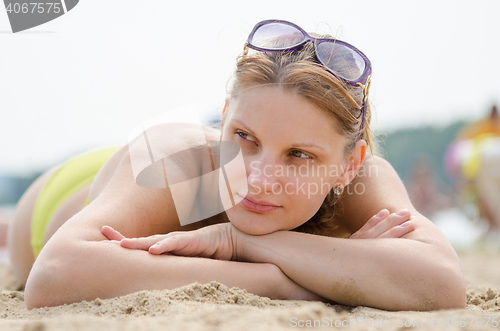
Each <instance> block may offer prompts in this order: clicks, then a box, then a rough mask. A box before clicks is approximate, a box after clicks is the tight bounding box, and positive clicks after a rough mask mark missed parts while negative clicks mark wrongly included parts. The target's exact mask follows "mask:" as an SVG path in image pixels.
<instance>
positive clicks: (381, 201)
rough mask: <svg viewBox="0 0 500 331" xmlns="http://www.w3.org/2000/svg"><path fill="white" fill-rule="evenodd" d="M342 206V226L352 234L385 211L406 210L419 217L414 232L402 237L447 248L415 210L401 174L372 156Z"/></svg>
mask: <svg viewBox="0 0 500 331" xmlns="http://www.w3.org/2000/svg"><path fill="white" fill-rule="evenodd" d="M340 203H341V204H342V207H343V208H342V210H343V212H342V213H341V215H338V220H339V223H340V224H342V226H343V227H345V228H346V229H347V230H348V231H349V232H350V233H351V234H352V233H354V232H356V231H357V230H359V229H360V228H361V227H362V226H363V225H364V224H365V223H366V222H367V221H368V220H369V219H370V218H371V217H372V216H374V215H376V214H377V213H378V212H379V211H380V210H382V209H384V208H387V209H388V210H389V212H391V213H395V212H397V211H399V210H401V209H404V208H407V209H408V210H409V211H410V213H411V214H412V215H415V216H416V219H415V220H414V221H413V222H414V224H415V230H414V231H412V232H410V233H408V234H407V235H405V236H403V238H408V239H415V240H419V241H422V242H427V243H431V242H432V243H436V244H441V243H446V245H448V244H447V240H446V238H445V237H444V235H443V234H442V233H441V231H440V230H439V229H438V228H437V227H436V226H435V225H434V224H433V223H432V222H431V221H430V220H428V219H427V218H426V217H425V216H423V215H422V214H420V213H419V212H418V210H416V209H415V207H414V206H413V205H412V203H411V201H410V198H409V196H408V193H407V191H406V188H405V186H404V184H403V182H402V181H401V179H400V178H399V175H398V174H397V172H396V171H395V170H394V168H393V167H392V165H391V164H390V163H389V162H388V161H387V160H385V159H383V158H381V157H378V156H374V155H369V156H368V157H367V158H366V159H365V161H364V162H363V166H362V168H361V169H360V171H359V172H358V175H357V176H356V177H355V178H354V180H353V181H352V182H351V183H350V184H349V189H346V190H345V191H344V195H343V197H342V200H341V202H340Z"/></svg>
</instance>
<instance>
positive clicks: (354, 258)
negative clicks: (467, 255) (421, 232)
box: [238, 231, 465, 310]
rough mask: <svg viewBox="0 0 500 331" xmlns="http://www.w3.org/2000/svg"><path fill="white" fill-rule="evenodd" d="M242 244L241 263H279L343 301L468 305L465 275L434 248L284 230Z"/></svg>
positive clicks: (385, 305)
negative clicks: (463, 286) (464, 283)
mask: <svg viewBox="0 0 500 331" xmlns="http://www.w3.org/2000/svg"><path fill="white" fill-rule="evenodd" d="M238 246H239V249H238V254H239V255H238V259H239V260H243V261H250V262H267V263H273V264H275V265H277V266H278V267H279V268H280V269H281V270H282V271H283V272H284V273H285V274H286V275H287V276H288V277H290V278H291V279H292V280H293V281H295V282H296V283H297V284H299V285H301V286H303V287H304V288H306V289H308V290H310V291H312V292H314V293H316V294H318V295H321V296H323V297H325V298H328V299H330V300H333V301H335V302H338V303H342V304H346V305H350V306H357V305H365V306H372V307H377V308H382V309H387V310H432V309H439V308H448V307H446V306H447V305H451V306H453V303H454V304H455V307H456V306H457V305H458V306H462V307H463V306H464V305H465V290H464V291H463V293H461V285H462V283H463V276H461V271H460V270H458V271H457V266H456V264H455V263H454V261H452V259H449V258H448V257H447V256H446V254H443V253H442V251H441V250H440V249H439V248H437V247H435V246H433V245H431V244H426V243H422V242H419V241H415V240H409V239H359V240H354V239H341V238H330V237H321V236H314V235H310V234H304V233H297V232H291V231H278V232H275V233H272V234H268V235H264V236H249V235H242V236H241V237H240V238H239V243H238ZM458 267H459V266H458ZM450 296H454V298H450ZM461 298H463V303H460V301H461ZM457 302H458V304H457ZM450 303H451V304H450Z"/></svg>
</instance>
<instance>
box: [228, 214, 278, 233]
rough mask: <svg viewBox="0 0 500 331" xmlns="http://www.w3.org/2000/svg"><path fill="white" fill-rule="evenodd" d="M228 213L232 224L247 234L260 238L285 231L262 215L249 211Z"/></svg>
mask: <svg viewBox="0 0 500 331" xmlns="http://www.w3.org/2000/svg"><path fill="white" fill-rule="evenodd" d="M226 213H227V216H228V218H229V221H230V222H231V224H232V225H233V226H234V227H236V228H237V229H238V230H240V231H241V232H244V233H246V234H250V235H254V236H260V235H264V234H269V233H273V232H276V231H279V230H284V229H281V228H279V227H278V226H276V224H275V223H274V222H273V221H272V220H271V219H270V218H269V217H266V216H264V215H262V214H258V213H253V212H251V211H247V210H243V211H236V210H232V209H230V210H227V211H226Z"/></svg>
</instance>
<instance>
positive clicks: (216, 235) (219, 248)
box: [103, 223, 240, 260]
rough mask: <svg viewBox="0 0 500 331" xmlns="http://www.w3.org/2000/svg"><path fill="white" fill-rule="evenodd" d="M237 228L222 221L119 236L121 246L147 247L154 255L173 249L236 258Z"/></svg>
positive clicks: (179, 251)
mask: <svg viewBox="0 0 500 331" xmlns="http://www.w3.org/2000/svg"><path fill="white" fill-rule="evenodd" d="M103 230H104V228H103ZM107 231H109V230H107ZM113 231H114V230H113ZM115 232H117V231H115ZM239 232H240V231H239V230H237V229H236V228H235V227H234V226H232V225H231V223H222V224H215V225H210V226H206V227H203V228H200V229H198V230H195V231H176V232H170V233H168V234H160V235H154V236H149V237H142V238H125V237H123V236H122V237H123V238H122V239H121V240H120V246H122V247H125V248H129V249H142V250H147V251H149V253H151V254H155V255H159V254H164V253H172V254H175V255H182V256H199V257H206V258H214V259H219V260H235V259H236V245H235V242H236V241H237V239H236V237H237V235H238V233H239ZM108 233H109V235H111V236H112V237H114V238H117V239H118V238H119V236H121V234H119V232H118V234H117V233H111V231H109V232H108ZM108 238H109V237H108Z"/></svg>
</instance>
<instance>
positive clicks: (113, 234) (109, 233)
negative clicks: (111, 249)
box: [101, 225, 125, 241]
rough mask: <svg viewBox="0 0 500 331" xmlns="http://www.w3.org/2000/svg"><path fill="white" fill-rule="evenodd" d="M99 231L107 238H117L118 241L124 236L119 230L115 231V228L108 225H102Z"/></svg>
mask: <svg viewBox="0 0 500 331" xmlns="http://www.w3.org/2000/svg"><path fill="white" fill-rule="evenodd" d="M101 233H102V234H103V235H104V236H105V237H106V238H108V239H109V240H118V241H120V240H122V239H123V238H125V236H123V235H122V234H121V233H120V232H118V231H116V230H115V229H113V228H112V227H110V226H108V225H104V226H103V227H102V228H101Z"/></svg>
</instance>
